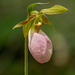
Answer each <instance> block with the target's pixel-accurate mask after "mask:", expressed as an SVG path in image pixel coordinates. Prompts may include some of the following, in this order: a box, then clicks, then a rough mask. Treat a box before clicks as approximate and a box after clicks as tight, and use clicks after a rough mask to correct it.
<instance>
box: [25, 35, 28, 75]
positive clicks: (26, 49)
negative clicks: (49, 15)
mask: <svg viewBox="0 0 75 75" xmlns="http://www.w3.org/2000/svg"><path fill="white" fill-rule="evenodd" d="M25 75H28V36H27V37H26V38H25Z"/></svg>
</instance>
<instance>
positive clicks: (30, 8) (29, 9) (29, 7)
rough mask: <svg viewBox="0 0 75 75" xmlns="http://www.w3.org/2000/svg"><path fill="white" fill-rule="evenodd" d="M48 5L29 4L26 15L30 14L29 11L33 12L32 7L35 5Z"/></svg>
mask: <svg viewBox="0 0 75 75" xmlns="http://www.w3.org/2000/svg"><path fill="white" fill-rule="evenodd" d="M48 3H49V2H48ZM48 3H33V4H30V5H29V6H28V8H27V10H28V14H30V13H31V11H32V10H33V7H34V6H35V5H37V4H48Z"/></svg>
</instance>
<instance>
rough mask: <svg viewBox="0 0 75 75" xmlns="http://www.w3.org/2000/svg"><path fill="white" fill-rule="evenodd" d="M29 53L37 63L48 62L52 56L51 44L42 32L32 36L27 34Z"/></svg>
mask: <svg viewBox="0 0 75 75" xmlns="http://www.w3.org/2000/svg"><path fill="white" fill-rule="evenodd" d="M29 51H30V52H31V54H32V56H33V57H34V59H35V60H36V61H37V62H39V63H45V62H48V61H49V59H50V58H51V55H52V43H51V41H50V39H49V38H48V36H47V35H46V34H45V33H43V32H42V31H40V33H36V32H34V33H33V35H32V36H31V35H30V32H29Z"/></svg>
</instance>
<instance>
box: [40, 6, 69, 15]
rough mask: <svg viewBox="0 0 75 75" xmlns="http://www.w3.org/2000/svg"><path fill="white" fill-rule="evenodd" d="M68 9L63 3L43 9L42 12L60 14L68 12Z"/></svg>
mask: <svg viewBox="0 0 75 75" xmlns="http://www.w3.org/2000/svg"><path fill="white" fill-rule="evenodd" d="M66 11H68V9H67V8H65V7H63V6H61V5H55V6H53V7H51V8H48V9H42V10H41V11H40V12H41V13H45V14H49V15H53V14H60V13H63V12H66Z"/></svg>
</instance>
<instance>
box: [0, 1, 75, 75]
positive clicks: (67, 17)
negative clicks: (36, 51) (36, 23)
mask: <svg viewBox="0 0 75 75" xmlns="http://www.w3.org/2000/svg"><path fill="white" fill-rule="evenodd" d="M34 2H43V3H47V2H50V3H49V4H48V5H37V6H35V7H34V9H37V10H38V11H40V10H41V9H45V8H49V7H52V6H53V5H56V4H57V5H62V6H64V7H66V8H68V9H69V11H68V12H66V13H63V14H59V15H51V16H50V15H49V16H48V15H47V17H48V18H49V19H50V21H51V23H52V24H53V25H54V28H55V30H56V32H54V31H53V30H52V27H50V26H49V25H47V24H46V25H44V26H43V27H42V28H41V29H42V30H43V31H44V32H45V33H46V34H47V35H48V36H49V37H50V39H51V40H52V43H53V56H52V58H51V60H50V61H49V62H48V63H45V64H39V63H37V62H36V61H35V60H34V58H33V57H32V56H31V54H30V53H29V75H75V21H74V20H75V17H74V15H75V0H0V75H23V74H24V67H23V66H24V63H23V62H24V36H23V31H22V28H18V29H17V28H16V29H15V30H12V28H13V26H14V25H16V24H17V23H18V22H21V21H24V20H25V19H26V17H27V7H28V5H29V4H31V3H34Z"/></svg>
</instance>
